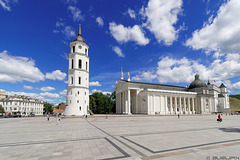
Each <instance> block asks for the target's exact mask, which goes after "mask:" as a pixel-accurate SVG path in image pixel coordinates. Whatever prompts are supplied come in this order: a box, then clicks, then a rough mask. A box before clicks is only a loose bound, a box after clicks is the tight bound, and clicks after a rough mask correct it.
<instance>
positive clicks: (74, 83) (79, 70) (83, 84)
mask: <svg viewBox="0 0 240 160" xmlns="http://www.w3.org/2000/svg"><path fill="white" fill-rule="evenodd" d="M70 49H71V51H70V53H69V54H68V58H69V67H68V87H67V96H66V104H67V106H66V109H65V115H66V116H80V115H86V114H87V113H88V106H89V57H88V49H89V46H88V45H87V44H86V42H85V40H84V39H83V37H82V33H81V25H79V30H78V36H77V37H76V38H75V39H74V41H73V42H70Z"/></svg>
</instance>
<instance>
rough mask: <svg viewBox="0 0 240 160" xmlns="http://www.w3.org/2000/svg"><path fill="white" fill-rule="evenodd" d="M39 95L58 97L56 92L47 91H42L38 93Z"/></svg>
mask: <svg viewBox="0 0 240 160" xmlns="http://www.w3.org/2000/svg"><path fill="white" fill-rule="evenodd" d="M40 95H41V96H43V97H48V98H59V97H60V96H59V94H57V93H49V92H44V93H40Z"/></svg>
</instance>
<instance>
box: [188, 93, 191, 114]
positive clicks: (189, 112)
mask: <svg viewBox="0 0 240 160" xmlns="http://www.w3.org/2000/svg"><path fill="white" fill-rule="evenodd" d="M190 109H191V108H190V98H189V97H188V114H191V110H190Z"/></svg>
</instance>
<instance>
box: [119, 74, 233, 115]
mask: <svg viewBox="0 0 240 160" xmlns="http://www.w3.org/2000/svg"><path fill="white" fill-rule="evenodd" d="M122 75H123V74H122ZM114 91H115V92H116V113H118V114H148V115H155V114H160V115H174V114H211V113H214V112H230V107H229V98H228V92H227V88H226V87H225V86H224V84H221V86H220V87H217V86H216V85H215V84H210V83H208V84H207V85H206V84H205V82H203V81H201V80H200V79H199V75H195V80H194V81H193V82H192V83H191V84H190V85H189V86H188V87H179V86H172V85H162V84H151V83H141V82H131V81H130V78H128V80H127V81H126V80H123V78H121V80H119V81H118V82H117V84H116V86H115V88H114Z"/></svg>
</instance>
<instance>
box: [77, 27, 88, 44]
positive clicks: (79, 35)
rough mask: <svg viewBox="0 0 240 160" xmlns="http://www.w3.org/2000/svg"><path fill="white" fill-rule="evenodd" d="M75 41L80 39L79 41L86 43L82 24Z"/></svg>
mask: <svg viewBox="0 0 240 160" xmlns="http://www.w3.org/2000/svg"><path fill="white" fill-rule="evenodd" d="M74 41H79V42H83V43H86V42H85V40H84V39H83V37H82V31H81V24H79V29H78V36H77V37H75V39H74Z"/></svg>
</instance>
